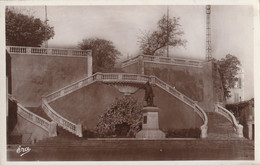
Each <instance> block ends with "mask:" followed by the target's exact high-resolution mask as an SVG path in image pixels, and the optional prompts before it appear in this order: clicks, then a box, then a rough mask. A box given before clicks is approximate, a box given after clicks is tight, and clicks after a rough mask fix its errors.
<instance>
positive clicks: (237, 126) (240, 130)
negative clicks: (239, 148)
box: [215, 104, 244, 137]
mask: <svg viewBox="0 0 260 165" xmlns="http://www.w3.org/2000/svg"><path fill="white" fill-rule="evenodd" d="M215 111H216V112H217V113H219V114H220V115H222V116H224V117H225V118H226V119H228V120H229V121H230V122H231V123H232V124H233V126H234V127H235V129H236V133H237V135H238V137H244V136H243V126H242V125H241V124H239V123H238V122H237V120H236V117H235V116H234V115H233V114H232V113H231V112H230V111H228V110H227V109H226V108H224V107H222V106H220V105H219V104H216V105H215Z"/></svg>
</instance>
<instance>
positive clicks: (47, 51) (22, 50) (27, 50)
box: [6, 46, 91, 57]
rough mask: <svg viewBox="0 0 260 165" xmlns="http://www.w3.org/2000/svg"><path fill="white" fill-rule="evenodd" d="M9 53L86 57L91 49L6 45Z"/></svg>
mask: <svg viewBox="0 0 260 165" xmlns="http://www.w3.org/2000/svg"><path fill="white" fill-rule="evenodd" d="M6 49H7V51H8V53H10V54H27V55H31V54H33V55H52V56H67V57H88V56H90V55H91V50H74V49H57V48H40V47H39V48H38V47H21V46H7V47H6Z"/></svg>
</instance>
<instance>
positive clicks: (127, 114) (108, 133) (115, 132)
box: [96, 96, 142, 137]
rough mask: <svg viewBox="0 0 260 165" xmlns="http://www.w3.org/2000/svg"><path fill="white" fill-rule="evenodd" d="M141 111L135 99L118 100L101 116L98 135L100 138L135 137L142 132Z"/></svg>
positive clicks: (127, 97) (124, 98)
mask: <svg viewBox="0 0 260 165" xmlns="http://www.w3.org/2000/svg"><path fill="white" fill-rule="evenodd" d="M141 109H142V105H141V103H138V102H137V100H136V99H134V98H133V97H130V96H126V97H123V98H120V99H118V98H117V99H116V100H115V101H114V102H113V103H112V104H111V105H109V106H108V107H107V108H106V110H105V111H104V113H103V114H102V115H100V116H99V120H98V124H97V127H96V133H97V134H98V136H99V137H135V134H136V133H137V132H138V131H140V130H141V125H142V112H141Z"/></svg>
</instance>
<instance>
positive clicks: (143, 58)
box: [122, 55, 204, 68]
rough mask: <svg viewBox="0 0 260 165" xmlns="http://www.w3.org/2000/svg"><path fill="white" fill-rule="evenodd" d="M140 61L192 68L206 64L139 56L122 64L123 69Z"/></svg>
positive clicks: (187, 60) (171, 58)
mask: <svg viewBox="0 0 260 165" xmlns="http://www.w3.org/2000/svg"><path fill="white" fill-rule="evenodd" d="M139 60H142V61H143V62H153V63H162V64H172V65H183V66H191V67H199V68H202V66H203V63H204V61H199V60H191V59H184V58H175V57H163V56H151V55H139V56H136V57H133V58H131V59H127V60H125V61H124V62H122V67H126V66H128V65H131V64H133V63H136V62H138V61H139Z"/></svg>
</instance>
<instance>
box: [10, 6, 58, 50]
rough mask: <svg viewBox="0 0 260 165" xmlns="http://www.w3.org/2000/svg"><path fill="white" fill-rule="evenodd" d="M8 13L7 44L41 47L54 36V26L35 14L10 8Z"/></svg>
mask: <svg viewBox="0 0 260 165" xmlns="http://www.w3.org/2000/svg"><path fill="white" fill-rule="evenodd" d="M5 14H6V25H5V26H6V45H10V46H31V47H39V46H41V45H42V43H43V41H45V40H49V39H50V38H53V36H54V28H53V27H50V26H49V25H48V24H47V22H43V21H41V20H40V19H38V18H34V17H33V16H28V15H25V14H22V13H18V12H16V11H15V10H11V9H9V8H7V9H6V11H5Z"/></svg>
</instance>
